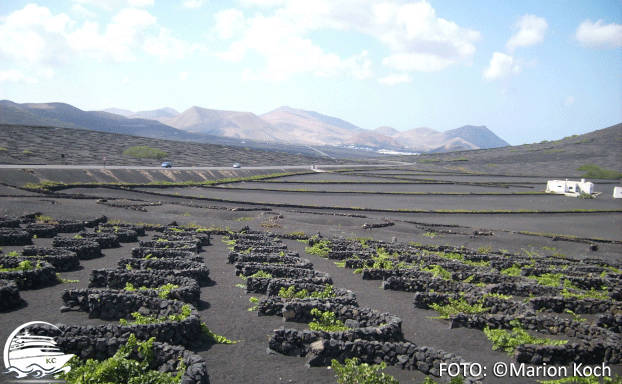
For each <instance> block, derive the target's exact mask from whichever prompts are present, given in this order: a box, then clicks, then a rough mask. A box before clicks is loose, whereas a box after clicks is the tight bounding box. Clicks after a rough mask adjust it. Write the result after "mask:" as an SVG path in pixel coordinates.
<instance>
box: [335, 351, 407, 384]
mask: <svg viewBox="0 0 622 384" xmlns="http://www.w3.org/2000/svg"><path fill="white" fill-rule="evenodd" d="M386 367H387V363H385V362H384V361H383V362H382V363H380V364H378V365H369V364H367V363H362V364H358V359H357V358H356V357H355V358H352V359H346V361H345V364H344V365H341V364H340V363H339V362H338V361H337V360H335V359H333V360H332V361H331V368H332V370H333V371H335V375H336V377H337V383H338V384H399V381H397V380H395V378H394V377H393V376H391V375H387V374H386V373H380V372H378V371H382V370H384V369H385V368H386Z"/></svg>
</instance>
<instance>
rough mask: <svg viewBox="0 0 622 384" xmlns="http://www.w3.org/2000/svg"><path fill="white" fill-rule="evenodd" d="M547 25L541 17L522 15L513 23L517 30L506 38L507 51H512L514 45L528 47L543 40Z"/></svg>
mask: <svg viewBox="0 0 622 384" xmlns="http://www.w3.org/2000/svg"><path fill="white" fill-rule="evenodd" d="M548 27H549V25H548V24H547V23H546V20H545V19H544V18H543V17H538V16H535V15H524V16H523V17H521V19H520V20H518V21H517V22H516V23H515V24H514V29H518V31H517V32H516V33H515V34H514V35H512V37H510V39H509V40H508V42H507V44H506V47H507V49H508V51H510V53H512V52H514V49H515V48H516V47H529V46H532V45H534V44H539V43H541V42H543V41H544V34H545V32H546V30H547V28H548Z"/></svg>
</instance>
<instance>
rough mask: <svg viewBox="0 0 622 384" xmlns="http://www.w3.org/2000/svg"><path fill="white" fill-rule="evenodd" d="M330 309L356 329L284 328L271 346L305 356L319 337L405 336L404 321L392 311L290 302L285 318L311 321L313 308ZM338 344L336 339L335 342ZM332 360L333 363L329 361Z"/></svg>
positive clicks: (389, 338)
mask: <svg viewBox="0 0 622 384" xmlns="http://www.w3.org/2000/svg"><path fill="white" fill-rule="evenodd" d="M316 308H317V309H318V310H320V311H322V312H325V311H330V312H333V313H335V314H336V315H337V318H338V319H339V320H341V321H343V322H344V324H346V322H347V324H346V326H350V327H351V328H352V329H349V330H347V331H340V332H324V331H311V330H305V331H298V330H295V329H284V328H280V329H278V330H275V331H274V334H273V335H272V338H271V339H270V343H269V347H270V349H272V350H273V351H276V352H279V353H282V354H284V355H288V356H305V355H306V354H307V353H308V352H309V351H310V347H311V343H313V342H315V341H317V340H319V339H326V340H335V341H337V342H339V341H344V342H345V341H353V340H356V339H361V340H366V341H380V342H396V341H400V340H402V339H403V334H402V320H401V319H400V318H399V317H397V316H394V315H391V314H389V313H380V312H379V311H377V310H375V309H370V308H360V307H357V306H351V305H340V304H333V303H324V302H322V301H320V300H308V301H302V300H300V301H289V302H287V303H285V305H284V306H283V309H282V311H283V319H284V320H286V321H298V322H304V323H308V322H310V321H312V320H313V316H312V315H311V310H313V309H316ZM333 343H334V342H333ZM329 363H330V362H329Z"/></svg>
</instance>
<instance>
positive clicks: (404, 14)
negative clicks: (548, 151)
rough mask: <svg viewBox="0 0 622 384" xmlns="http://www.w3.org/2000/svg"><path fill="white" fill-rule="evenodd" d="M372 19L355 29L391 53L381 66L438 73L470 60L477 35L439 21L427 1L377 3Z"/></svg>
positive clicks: (361, 23)
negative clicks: (376, 40) (380, 42)
mask: <svg viewBox="0 0 622 384" xmlns="http://www.w3.org/2000/svg"><path fill="white" fill-rule="evenodd" d="M372 10H373V13H372V14H373V18H372V19H371V20H369V21H368V22H358V23H357V25H356V27H357V28H359V29H361V30H363V31H366V32H367V33H369V34H371V35H372V36H374V37H376V38H377V39H379V40H380V41H382V42H383V43H384V44H385V45H386V46H387V47H388V48H389V49H390V50H391V51H392V53H391V54H390V55H389V56H388V57H386V58H384V59H383V62H382V63H383V65H385V66H388V67H390V68H393V69H396V70H401V71H440V70H442V69H443V68H446V67H447V66H449V65H452V64H455V63H458V62H460V61H465V60H468V59H470V58H471V57H472V56H473V54H474V53H475V51H476V48H475V45H474V43H475V42H476V41H478V40H479V39H480V33H479V32H477V31H473V30H470V29H467V28H462V27H460V26H458V25H457V24H456V23H455V22H453V21H448V20H445V19H442V18H440V17H438V16H437V15H436V11H435V10H434V8H432V6H431V5H430V4H429V3H428V2H427V1H420V2H418V3H408V4H404V5H398V4H392V3H386V2H385V3H381V4H377V5H374V6H373V7H372Z"/></svg>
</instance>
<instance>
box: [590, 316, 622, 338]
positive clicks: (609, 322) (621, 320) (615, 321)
mask: <svg viewBox="0 0 622 384" xmlns="http://www.w3.org/2000/svg"><path fill="white" fill-rule="evenodd" d="M594 323H595V324H596V325H597V326H599V327H602V328H607V329H608V330H610V331H611V332H615V333H622V312H620V311H618V312H617V313H615V314H614V313H611V312H610V313H603V314H600V315H598V316H596V321H595V322H594Z"/></svg>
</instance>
